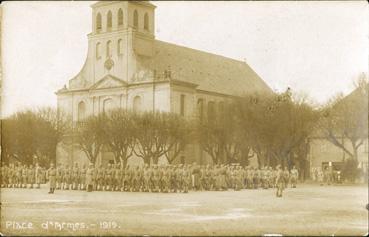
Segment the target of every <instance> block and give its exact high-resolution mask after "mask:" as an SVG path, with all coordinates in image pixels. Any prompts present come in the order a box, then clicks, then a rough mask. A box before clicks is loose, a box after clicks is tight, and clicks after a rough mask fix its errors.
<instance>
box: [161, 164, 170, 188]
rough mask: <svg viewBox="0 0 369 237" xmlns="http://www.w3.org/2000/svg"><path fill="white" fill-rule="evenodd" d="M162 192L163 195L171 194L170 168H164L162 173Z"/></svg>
mask: <svg viewBox="0 0 369 237" xmlns="http://www.w3.org/2000/svg"><path fill="white" fill-rule="evenodd" d="M160 181H161V191H162V192H163V193H167V192H169V166H165V167H163V169H162V171H161V180H160Z"/></svg>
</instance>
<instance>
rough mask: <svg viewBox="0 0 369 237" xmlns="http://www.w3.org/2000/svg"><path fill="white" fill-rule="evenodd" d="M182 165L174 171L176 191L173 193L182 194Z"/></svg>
mask: <svg viewBox="0 0 369 237" xmlns="http://www.w3.org/2000/svg"><path fill="white" fill-rule="evenodd" d="M182 173H183V172H182V164H179V165H178V168H177V169H176V171H175V176H176V190H175V192H177V191H179V192H182V191H183V175H182Z"/></svg>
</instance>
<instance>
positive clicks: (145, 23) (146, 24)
mask: <svg viewBox="0 0 369 237" xmlns="http://www.w3.org/2000/svg"><path fill="white" fill-rule="evenodd" d="M144 29H145V30H149V15H147V13H145V16H144Z"/></svg>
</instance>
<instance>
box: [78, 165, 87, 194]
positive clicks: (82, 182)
mask: <svg viewBox="0 0 369 237" xmlns="http://www.w3.org/2000/svg"><path fill="white" fill-rule="evenodd" d="M86 173H87V167H86V164H83V166H82V169H81V171H80V172H79V177H78V180H79V189H80V190H86Z"/></svg>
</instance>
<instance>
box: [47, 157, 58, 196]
mask: <svg viewBox="0 0 369 237" xmlns="http://www.w3.org/2000/svg"><path fill="white" fill-rule="evenodd" d="M47 177H48V179H49V182H50V191H49V194H53V193H54V191H55V187H56V169H55V168H54V164H51V165H50V168H49V169H48V171H47Z"/></svg>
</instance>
